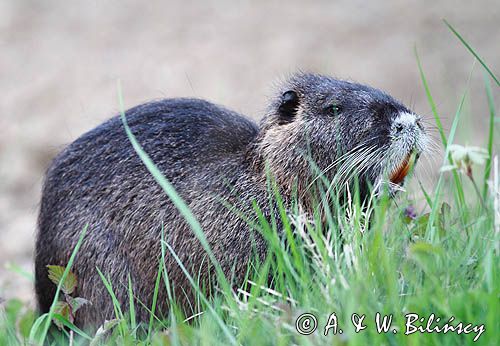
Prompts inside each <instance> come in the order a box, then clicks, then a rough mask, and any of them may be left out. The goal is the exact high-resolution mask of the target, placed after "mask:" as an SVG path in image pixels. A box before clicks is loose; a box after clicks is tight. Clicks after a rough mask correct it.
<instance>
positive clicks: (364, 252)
mask: <svg viewBox="0 0 500 346" xmlns="http://www.w3.org/2000/svg"><path fill="white" fill-rule="evenodd" d="M446 25H448V27H449V28H450V29H451V30H452V31H453V33H454V34H455V35H456V36H457V37H458V38H459V39H460V40H461V41H462V42H463V43H464V44H465V46H466V48H467V49H469V50H470V51H471V52H472V54H473V55H474V56H475V57H478V55H477V54H476V53H475V51H474V50H473V49H472V48H470V45H468V44H467V43H466V42H465V40H464V39H463V38H462V37H461V36H460V35H459V34H458V33H457V31H456V30H455V29H454V28H453V27H452V26H451V25H450V24H448V23H446ZM480 62H481V65H482V66H483V67H484V68H485V71H486V72H485V74H484V75H485V93H486V96H487V97H486V99H487V102H488V109H489V111H490V114H489V119H488V121H489V129H488V132H487V136H486V138H485V143H484V146H485V148H486V150H487V152H488V154H489V157H490V158H489V159H488V160H487V161H486V163H485V165H484V167H480V166H474V167H473V172H474V174H473V175H472V176H471V177H467V176H465V175H463V174H461V173H460V172H459V171H453V172H442V173H441V174H440V175H439V178H438V180H437V181H436V182H434V189H433V191H428V192H426V191H424V190H423V188H421V190H416V191H411V193H403V194H400V195H399V196H398V198H396V200H391V199H389V198H387V197H385V196H382V197H381V198H379V199H376V200H374V206H373V208H372V209H371V216H369V215H366V213H365V212H363V208H362V207H361V206H360V202H359V198H358V196H357V194H356V191H355V190H354V191H352V196H351V197H352V198H351V202H350V203H348V205H347V206H339V205H334V206H333V207H329V208H325V204H326V200H327V198H328V197H332V196H329V194H330V193H333V192H331V191H328V189H327V188H326V187H327V186H328V182H325V181H323V180H322V179H319V182H318V206H317V208H316V211H317V213H315V214H314V215H309V216H308V217H307V218H306V217H304V215H301V214H300V212H299V210H298V209H297V208H296V206H295V205H293V206H292V207H291V208H289V209H287V208H286V207H285V206H284V205H283V202H282V201H281V198H280V195H279V193H277V190H276V189H275V188H274V185H273V184H272V179H271V178H272V177H270V180H269V181H270V184H269V188H270V191H271V196H272V199H273V201H272V202H274V203H276V205H277V206H278V214H277V215H276V216H275V217H278V218H280V219H281V223H282V224H283V229H278V227H277V226H276V225H277V220H275V219H273V218H271V219H266V218H265V217H264V216H263V215H262V213H261V212H260V210H259V209H258V208H257V206H255V215H246V217H248V218H249V221H248V222H249V224H251V227H252V228H254V229H255V231H256V232H261V233H262V234H263V235H264V237H265V239H266V240H267V241H268V247H269V255H268V257H267V259H266V260H265V261H264V262H263V263H255V264H254V265H253V266H252V267H250V268H249V269H248V278H249V281H248V282H247V284H246V285H245V286H244V287H242V290H241V291H239V292H237V293H238V294H237V295H234V294H233V292H232V289H231V286H230V283H229V282H228V281H227V279H226V278H225V277H224V275H223V274H222V270H221V269H220V266H219V264H218V263H217V260H216V258H215V256H214V255H213V253H212V251H211V249H210V247H209V245H208V242H207V241H206V239H205V236H204V233H203V230H202V229H201V226H200V225H199V223H198V222H197V221H196V218H195V217H194V215H193V214H192V213H191V211H190V210H189V208H188V207H187V205H186V204H185V203H184V201H183V200H182V199H181V198H180V196H179V195H178V194H177V193H176V191H175V189H174V187H173V186H172V185H171V184H170V183H169V182H168V180H167V179H165V177H163V176H162V175H161V173H160V172H159V170H158V169H157V168H156V167H155V165H154V163H153V162H152V161H151V160H150V159H149V158H148V156H147V154H146V153H145V152H144V151H143V150H142V148H141V147H140V145H139V144H138V143H137V141H135V138H134V136H133V134H132V133H131V131H130V129H129V128H128V126H127V123H126V119H125V117H124V114H123V112H122V120H123V123H124V125H125V130H126V131H127V134H128V136H129V139H130V141H131V142H132V144H133V146H134V148H135V150H136V152H137V153H138V155H139V156H140V157H141V158H142V160H143V161H144V163H145V164H146V166H147V168H148V169H149V171H150V172H151V174H152V175H153V176H154V177H155V179H156V180H157V182H158V183H159V184H160V185H161V186H162V188H163V189H164V191H165V193H166V195H167V196H168V197H169V198H170V199H171V200H172V201H173V202H174V204H175V205H176V206H177V208H178V209H179V211H180V213H181V215H182V216H183V217H184V218H185V219H186V221H187V222H188V223H189V225H190V226H191V229H192V231H193V232H194V234H195V235H196V236H197V238H198V239H199V240H200V242H201V243H202V244H203V246H204V248H205V251H206V252H207V260H209V261H210V263H211V265H213V266H214V268H215V269H216V272H217V275H216V278H214V280H216V282H217V286H218V287H219V289H218V294H216V296H215V297H212V298H208V297H207V296H206V294H205V288H204V287H200V285H199V283H198V281H197V278H196V277H194V276H191V275H190V274H189V273H188V271H187V270H186V269H185V268H184V266H183V264H182V262H181V261H180V260H179V259H178V257H177V254H176V253H175V252H174V250H173V249H172V248H171V247H170V245H169V244H168V243H166V242H165V241H163V240H162V244H161V245H162V247H161V249H162V253H161V259H164V258H165V256H173V258H175V259H176V260H177V261H178V263H179V265H180V266H181V268H183V270H184V272H185V274H186V275H187V276H188V279H189V281H190V283H191V285H192V286H193V287H194V289H195V291H196V293H197V301H196V303H195V304H196V305H195V306H197V310H198V311H202V312H203V313H201V314H199V315H195V316H184V315H183V314H182V313H181V312H180V309H178V307H177V306H176V304H175V296H174V294H173V292H171V290H170V283H169V278H168V275H167V272H166V270H165V268H164V267H163V261H162V260H160V261H159V265H158V268H157V273H158V275H157V281H156V286H155V287H156V289H155V299H154V301H156V299H157V298H156V297H157V292H158V290H159V289H160V287H161V285H164V287H166V288H167V293H168V299H169V300H170V301H171V302H172V304H171V311H170V314H169V317H168V319H166V320H161V319H159V318H158V317H157V316H156V314H155V304H153V305H152V306H149V307H146V308H148V309H149V311H150V312H151V319H150V321H149V323H148V324H147V325H145V326H140V325H138V323H137V321H136V319H135V315H134V314H135V311H136V310H137V307H138V304H141V303H140V302H138V301H134V292H133V290H132V284H131V282H130V278H129V282H128V283H124V284H125V285H128V288H129V290H128V292H129V301H130V304H129V305H128V306H130V307H131V308H130V310H129V311H125V310H124V308H125V307H121V306H119V303H118V301H117V300H116V298H115V296H114V293H113V284H115V285H116V283H112V282H109V280H108V278H107V276H106V273H102V272H101V271H99V269H98V268H96V275H100V277H101V279H102V281H103V283H104V286H105V287H106V290H107V292H108V294H109V296H107V297H106V298H105V299H109V300H110V301H112V302H113V304H114V306H115V312H116V316H115V320H113V321H111V322H109V323H107V324H106V325H104V326H102V328H101V329H100V330H99V331H98V332H97V334H96V335H95V336H94V335H87V334H85V332H84V331H81V330H79V329H78V328H76V327H75V326H74V325H72V324H71V323H70V322H69V321H68V320H65V319H64V318H63V317H62V316H60V315H57V314H55V313H54V306H55V303H56V301H57V299H56V300H54V304H53V308H52V309H51V312H49V313H48V314H45V315H42V316H36V315H35V313H34V311H33V310H32V309H30V308H29V307H28V306H26V305H25V304H24V303H22V302H20V301H18V300H9V301H7V302H3V303H2V304H1V305H0V345H10V344H13V345H15V344H23V343H28V342H31V343H34V344H39V343H44V342H46V343H53V344H67V343H68V342H69V341H70V340H71V342H73V343H74V344H87V343H88V342H89V340H91V341H90V342H91V344H94V345H97V344H119V345H122V344H126V345H128V344H130V345H135V344H145V345H146V344H153V345H158V344H168V345H219V344H220V345H291V344H297V345H323V344H335V345H463V344H473V338H474V336H475V335H476V333H471V334H469V335H464V334H461V335H457V333H451V332H450V333H447V334H442V333H441V334H438V333H418V332H417V333H414V334H411V335H405V334H404V332H405V322H406V319H405V314H409V313H415V314H418V315H419V316H420V317H426V318H427V317H429V316H430V315H431V314H432V313H433V314H435V315H436V317H439V318H441V322H440V323H438V325H442V324H443V323H444V322H446V321H448V319H450V318H451V317H454V321H453V323H452V324H453V325H456V324H457V323H458V322H463V323H472V324H473V325H481V324H484V326H485V331H484V333H483V334H482V335H481V336H480V337H479V340H478V341H477V342H476V343H474V344H478V345H499V344H500V333H499V332H498V331H500V320H499V317H500V314H499V312H500V301H499V297H500V261H499V253H498V251H499V249H498V247H499V246H498V244H499V242H500V239H499V234H498V233H495V229H494V224H495V216H494V215H495V214H494V212H495V211H494V199H493V195H492V192H491V191H490V190H489V189H488V185H487V184H486V181H487V180H488V179H490V177H491V176H492V174H491V173H490V171H491V169H492V168H493V161H492V160H491V157H492V156H493V155H494V154H495V148H498V145H495V144H496V143H498V140H497V139H496V138H494V133H495V129H494V127H495V126H498V122H495V119H496V118H497V117H496V110H495V106H494V99H493V93H492V90H491V85H490V84H491V83H490V77H491V78H492V79H493V81H494V82H496V83H498V82H497V79H496V77H495V76H494V74H493V73H492V72H491V70H490V69H489V68H488V67H487V65H486V64H485V63H484V62H483V61H482V60H481V61H480ZM417 63H418V64H417V65H418V68H419V71H420V75H421V78H422V82H423V87H424V89H425V92H426V95H427V98H428V100H429V103H430V106H431V109H432V112H433V115H434V118H435V122H436V125H437V128H438V130H439V133H440V137H441V142H442V145H443V147H444V149H445V155H444V157H443V165H445V164H448V163H449V161H450V160H451V156H450V151H449V150H448V148H449V144H452V143H453V142H454V139H455V133H456V130H457V128H459V126H460V119H461V117H462V106H463V102H464V98H465V93H464V97H462V100H461V102H460V104H459V105H458V107H457V112H456V115H455V118H454V121H453V123H452V126H451V129H450V133H445V131H444V129H443V126H442V123H441V120H440V116H439V111H438V109H437V107H436V104H435V102H434V100H433V98H432V94H431V91H430V87H429V84H428V82H427V79H426V77H425V73H424V69H423V67H422V63H421V61H420V59H419V58H418V56H417ZM119 100H120V105H121V108H122V109H123V106H122V98H121V92H120V97H119ZM496 154H497V155H498V154H499V153H498V152H496ZM476 183H480V185H479V186H481V189H480V190H481V191H479V189H475V188H474V184H476ZM480 201H482V203H481V202H480ZM410 206H414V209H415V210H416V216H415V217H414V218H410V217H408V216H407V211H408V209H407V208H408V207H410ZM320 211H322V212H323V213H324V214H323V215H320V214H321V213H320ZM235 217H237V216H236V215H235ZM322 217H324V220H326V221H325V222H321V218H322ZM368 219H369V220H370V222H368ZM251 220H254V221H251ZM85 231H86V230H83V232H82V235H81V237H80V241H79V242H78V244H77V245H76V247H75V249H74V252H73V255H72V256H71V260H70V263H68V266H67V269H66V271H65V273H64V274H63V279H62V281H64V277H66V275H67V274H68V273H69V271H70V269H71V264H72V260H73V258H74V255H75V254H76V252H77V251H78V247H79V245H80V244H81V242H82V241H85V237H84V236H85ZM162 239H164V237H163V236H162ZM23 275H28V276H29V274H26V273H23ZM269 276H272V277H273V278H274V281H273V285H272V287H269V285H268V277H269ZM61 286H62V285H61V284H59V286H58V292H59V290H60V289H61ZM77 313H78V312H77ZM304 313H309V314H312V315H314V316H315V318H316V319H317V323H318V325H317V330H316V331H315V332H313V333H312V334H311V335H301V334H299V333H298V332H297V330H296V322H297V318H298V317H299V316H300V315H301V314H304ZM378 313H379V314H382V315H387V316H389V315H391V316H392V327H391V328H390V329H389V331H388V332H387V333H385V332H382V333H379V332H377V329H376V322H375V318H376V316H377V314H378ZM332 314H335V315H332ZM330 316H333V317H335V318H336V321H337V328H338V329H342V331H343V332H342V333H340V332H338V333H337V334H336V335H333V331H334V328H331V329H329V334H328V335H327V336H325V335H324V331H325V326H326V325H327V322H328V319H329V317H330ZM359 316H365V317H364V320H363V322H364V324H365V325H366V328H365V329H364V330H361V331H359V332H356V331H355V329H354V325H353V323H352V318H354V319H356V318H358V320H359ZM333 317H332V318H333ZM53 318H57V319H58V320H59V321H61V323H63V325H65V326H66V327H67V328H66V329H65V330H63V331H59V330H58V329H56V328H55V327H52V328H50V329H49V327H50V323H51V321H52V320H53ZM186 320H189V321H186ZM301 321H303V320H301ZM333 321H334V320H333V319H332V320H331V321H330V322H333ZM415 324H416V325H419V324H417V323H415ZM434 325H435V324H434ZM338 329H337V331H338ZM393 329H395V330H396V333H394V332H393Z"/></svg>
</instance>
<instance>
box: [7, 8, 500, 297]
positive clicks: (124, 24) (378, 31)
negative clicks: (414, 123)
mask: <svg viewBox="0 0 500 346" xmlns="http://www.w3.org/2000/svg"><path fill="white" fill-rule="evenodd" d="M443 18H446V19H447V20H448V21H449V22H450V23H451V24H452V25H454V26H455V28H456V29H457V30H458V31H459V32H460V33H461V34H462V35H463V36H464V37H465V38H466V39H467V40H468V41H469V43H471V45H472V46H473V47H474V48H475V49H476V50H477V52H479V54H480V55H481V56H482V57H483V58H484V60H485V61H486V62H487V63H488V64H489V66H490V68H491V69H492V70H493V71H494V72H496V73H497V74H498V72H499V70H500V68H499V67H500V66H499V63H500V45H499V42H500V28H499V23H500V5H499V3H498V1H497V0H491V1H461V2H457V1H439V2H438V1H422V0H420V1H397V0H388V1H383V2H375V1H357V0H345V1H344V0H341V1H310V2H306V1H292V0H288V1H286V2H283V1H234V0H233V1H203V2H201V1H199V2H194V1H193V2H191V1H161V2H160V1H123V0H120V1H97V0H95V1H80V2H77V1H71V2H67V1H50V0H44V1H36V0H32V1H29V0H3V1H0V50H1V54H0V75H1V77H0V91H1V97H0V297H3V298H11V297H14V296H15V297H20V298H21V299H24V300H31V299H32V284H31V283H30V281H29V280H27V279H26V278H25V277H23V276H22V275H20V274H19V271H20V269H12V268H16V266H19V267H20V268H22V270H25V271H27V272H32V270H33V265H32V251H33V244H34V237H35V229H36V215H37V209H38V201H39V197H40V188H41V183H42V179H43V174H44V171H45V170H46V168H47V166H48V165H49V163H50V160H51V159H52V158H53V157H54V155H55V154H56V153H57V152H58V151H59V150H61V149H62V148H63V147H64V146H65V145H66V144H68V143H70V142H71V141H73V140H74V139H76V138H77V137H78V136H79V135H81V134H82V133H83V132H85V131H87V130H90V129H91V128H93V127H95V126H97V125H98V124H99V123H101V122H102V121H103V120H105V119H107V118H109V117H111V116H112V115H114V114H116V113H117V111H118V101H117V80H121V83H122V88H123V94H124V99H125V104H126V107H131V106H134V105H136V104H138V103H141V102H144V101H147V100H152V99H158V98H166V97H178V96H192V97H199V98H204V99H208V100H211V101H214V102H216V103H219V104H223V105H225V106H227V107H229V108H232V109H234V110H236V111H239V112H241V113H243V114H246V115H248V116H250V117H252V118H253V119H256V120H258V119H259V118H260V117H261V116H262V114H263V110H264V109H265V106H266V100H267V97H268V96H269V95H270V92H271V91H272V87H273V85H274V84H275V83H276V82H277V81H279V80H281V79H283V78H284V77H286V76H287V75H288V74H290V73H292V72H294V71H296V70H298V69H301V70H305V71H314V72H320V73H324V74H329V75H332V76H335V77H338V78H341V79H350V80H355V81H358V82H361V83H366V84H370V85H372V86H374V87H377V88H380V89H383V90H385V91H387V92H388V93H390V94H392V95H393V96H395V97H396V98H398V99H400V100H401V101H403V102H404V103H406V104H408V105H409V106H411V107H412V108H413V109H414V110H415V111H416V112H418V113H420V114H422V115H423V116H424V117H426V118H427V119H428V120H429V122H431V123H432V113H431V109H430V107H429V105H428V102H427V100H426V97H425V92H424V88H423V86H422V82H421V80H420V76H419V73H418V67H417V63H416V59H415V54H414V47H416V48H417V49H418V53H419V55H420V58H421V61H422V64H423V68H424V70H425V72H426V75H427V78H428V82H429V84H430V88H431V92H432V94H433V96H434V99H435V100H436V103H437V108H438V111H439V112H440V114H441V116H442V117H443V119H444V122H445V125H446V126H447V127H449V126H448V125H449V123H450V121H451V120H452V119H453V117H454V114H455V111H456V109H457V106H458V104H459V101H460V98H461V97H462V95H463V93H464V92H465V91H466V90H468V91H469V93H468V95H467V98H466V103H465V108H464V110H465V115H464V118H463V122H462V124H461V126H460V127H461V129H462V130H461V133H460V137H459V138H460V141H461V143H468V144H474V145H484V143H485V136H486V134H485V128H486V123H487V118H488V110H487V102H486V96H485V91H484V81H483V74H482V73H481V72H482V71H481V68H480V66H479V64H477V63H474V59H473V57H472V56H471V55H470V53H469V52H467V51H466V49H465V48H464V47H463V46H462V45H461V44H460V42H459V41H458V40H457V38H456V37H454V36H453V34H452V33H451V32H450V31H449V30H448V29H447V28H446V26H445V25H444V24H443V22H442V19H443ZM471 71H472V73H471ZM469 75H470V76H471V77H470V82H469V83H468V78H469ZM493 90H494V93H495V95H494V96H495V97H496V98H497V100H498V95H499V93H498V91H499V90H498V88H496V87H493ZM464 129H465V130H464ZM436 138H437V136H436ZM430 161H432V160H430ZM435 161H437V162H440V161H441V158H439V157H437V158H435ZM423 166H424V168H423V169H425V164H424V165H423ZM429 167H431V168H429ZM432 167H433V166H432V165H430V166H428V167H427V169H425V174H423V176H424V178H422V179H423V180H430V181H432V179H433V178H434V177H435V175H436V174H437V171H438V169H437V168H432ZM420 169H422V168H420ZM417 174H418V172H417ZM9 268H11V269H9Z"/></svg>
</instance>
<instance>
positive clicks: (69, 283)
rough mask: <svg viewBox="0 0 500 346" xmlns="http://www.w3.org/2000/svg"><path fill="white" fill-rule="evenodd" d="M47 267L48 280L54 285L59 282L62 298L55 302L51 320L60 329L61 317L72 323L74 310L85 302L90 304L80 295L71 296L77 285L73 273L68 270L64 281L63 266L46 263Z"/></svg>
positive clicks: (76, 279) (61, 326) (61, 325)
mask: <svg viewBox="0 0 500 346" xmlns="http://www.w3.org/2000/svg"><path fill="white" fill-rule="evenodd" d="M47 269H48V271H49V275H48V277H49V279H50V281H52V282H53V283H54V284H55V285H56V286H57V285H59V284H61V291H62V292H63V299H62V300H59V301H58V302H57V303H56V307H55V309H54V313H55V315H54V317H53V318H52V321H54V323H55V325H56V326H57V327H58V328H59V329H62V328H63V326H64V325H63V323H62V321H61V317H62V318H64V319H66V320H68V321H69V322H71V323H73V322H74V321H75V314H76V312H77V311H78V310H79V309H80V308H81V307H82V306H84V305H85V304H90V301H88V300H87V299H85V298H82V297H73V296H72V294H73V293H74V292H75V289H76V287H77V285H78V278H77V277H76V275H75V273H73V272H71V271H70V272H69V273H68V275H67V276H66V278H65V279H64V281H62V278H63V274H64V270H65V269H66V268H65V267H62V266H57V265H48V266H47Z"/></svg>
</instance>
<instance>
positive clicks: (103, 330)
mask: <svg viewBox="0 0 500 346" xmlns="http://www.w3.org/2000/svg"><path fill="white" fill-rule="evenodd" d="M120 322H121V320H120V319H119V318H115V319H112V320H106V321H104V323H103V324H102V326H100V327H99V329H97V332H96V333H95V336H94V338H93V339H92V341H91V342H90V346H94V345H100V343H101V341H102V340H103V339H104V337H105V336H106V334H108V332H110V331H111V330H112V329H113V328H114V327H115V326H117V325H118V324H119V323H120Z"/></svg>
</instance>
